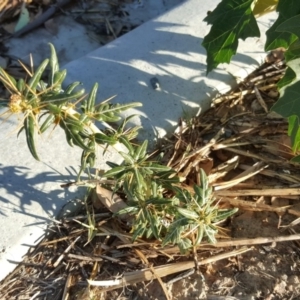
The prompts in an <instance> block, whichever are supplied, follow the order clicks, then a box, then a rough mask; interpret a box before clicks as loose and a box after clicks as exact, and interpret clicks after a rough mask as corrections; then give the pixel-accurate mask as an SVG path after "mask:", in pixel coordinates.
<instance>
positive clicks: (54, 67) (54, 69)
mask: <svg viewBox="0 0 300 300" xmlns="http://www.w3.org/2000/svg"><path fill="white" fill-rule="evenodd" d="M49 46H50V52H51V55H50V70H51V74H50V86H53V85H54V84H55V74H57V73H58V71H59V64H58V59H57V55H56V51H55V48H54V46H53V45H52V44H51V43H49ZM65 73H66V72H65Z"/></svg>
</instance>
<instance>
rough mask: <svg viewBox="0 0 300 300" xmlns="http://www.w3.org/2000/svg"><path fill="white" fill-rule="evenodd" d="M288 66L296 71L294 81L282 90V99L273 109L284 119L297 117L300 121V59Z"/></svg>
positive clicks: (289, 63) (290, 62)
mask: <svg viewBox="0 0 300 300" xmlns="http://www.w3.org/2000/svg"><path fill="white" fill-rule="evenodd" d="M287 65H288V66H289V67H290V68H291V69H292V70H293V71H294V73H295V74H296V78H295V79H294V81H293V82H292V83H291V84H290V85H288V86H285V87H283V88H281V90H280V98H279V100H278V101H277V102H276V103H275V104H274V105H273V107H272V108H271V109H272V110H274V111H275V112H277V113H279V114H280V115H282V116H283V117H285V118H287V117H290V116H292V115H296V116H297V117H298V118H299V119H300V105H299V103H300V102H299V101H300V78H299V77H300V58H298V59H294V60H292V61H289V62H288V63H287Z"/></svg>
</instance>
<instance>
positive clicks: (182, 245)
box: [177, 238, 192, 254]
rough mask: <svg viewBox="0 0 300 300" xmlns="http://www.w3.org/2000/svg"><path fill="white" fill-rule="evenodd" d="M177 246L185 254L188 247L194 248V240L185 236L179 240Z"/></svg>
mask: <svg viewBox="0 0 300 300" xmlns="http://www.w3.org/2000/svg"><path fill="white" fill-rule="evenodd" d="M177 246H178V247H179V250H180V252H181V253H182V254H185V253H186V252H187V250H188V249H190V248H192V242H191V240H190V239H188V238H183V239H181V240H180V241H178V243H177Z"/></svg>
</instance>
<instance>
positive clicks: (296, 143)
mask: <svg viewBox="0 0 300 300" xmlns="http://www.w3.org/2000/svg"><path fill="white" fill-rule="evenodd" d="M288 121H289V127H288V135H289V136H290V137H291V141H292V149H293V151H294V152H296V151H297V150H298V149H299V148H300V127H299V119H298V117H297V116H290V117H289V118H288Z"/></svg>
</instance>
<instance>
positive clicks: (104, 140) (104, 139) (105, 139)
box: [95, 133, 118, 145]
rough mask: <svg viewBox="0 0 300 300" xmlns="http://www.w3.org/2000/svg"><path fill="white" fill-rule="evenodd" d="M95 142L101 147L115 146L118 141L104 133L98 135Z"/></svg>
mask: <svg viewBox="0 0 300 300" xmlns="http://www.w3.org/2000/svg"><path fill="white" fill-rule="evenodd" d="M95 141H96V143H97V144H100V145H103V144H108V145H114V144H115V143H116V142H117V141H118V140H117V139H116V138H115V137H110V136H107V135H106V134H103V133H96V134H95Z"/></svg>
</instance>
